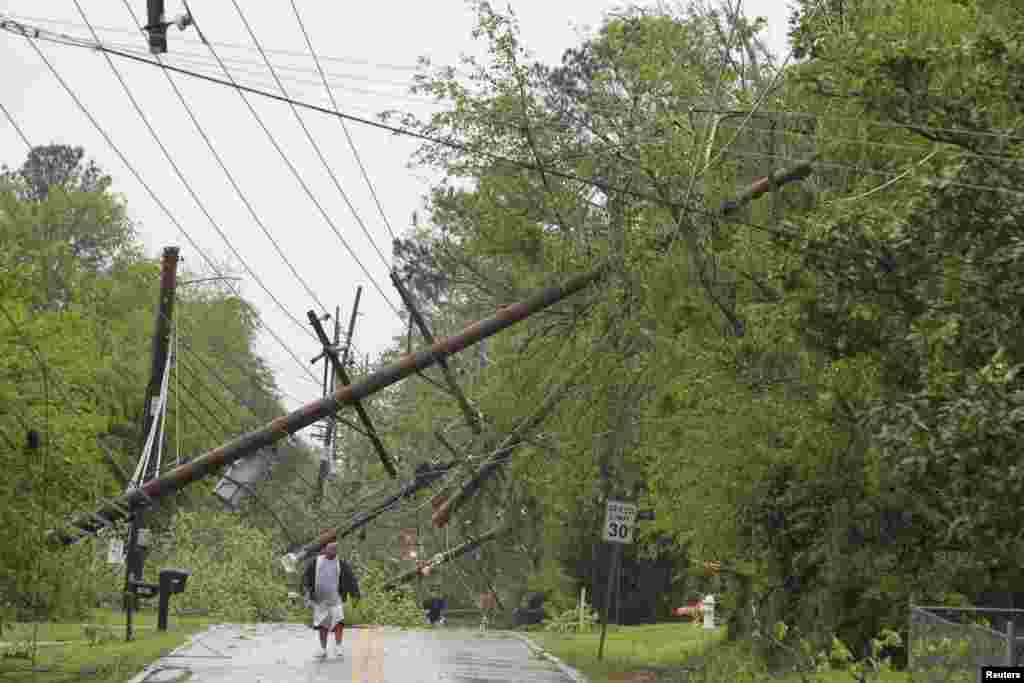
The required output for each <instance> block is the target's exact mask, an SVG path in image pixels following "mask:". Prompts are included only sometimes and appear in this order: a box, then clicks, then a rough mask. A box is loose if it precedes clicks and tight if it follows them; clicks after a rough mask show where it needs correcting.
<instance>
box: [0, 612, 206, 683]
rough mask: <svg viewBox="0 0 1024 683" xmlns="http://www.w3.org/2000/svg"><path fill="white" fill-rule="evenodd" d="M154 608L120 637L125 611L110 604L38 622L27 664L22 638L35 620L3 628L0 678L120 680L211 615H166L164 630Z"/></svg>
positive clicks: (37, 682)
mask: <svg viewBox="0 0 1024 683" xmlns="http://www.w3.org/2000/svg"><path fill="white" fill-rule="evenodd" d="M156 619H157V618H156V610H155V609H143V610H142V611H141V612H136V613H135V618H134V619H133V626H134V631H135V634H134V635H135V639H134V640H133V641H132V642H130V643H126V642H125V640H124V635H125V629H124V615H123V614H122V613H120V612H117V611H115V610H109V609H100V610H94V611H93V612H92V614H91V615H90V617H89V618H88V619H87V620H86V621H84V622H77V623H41V624H40V625H39V633H38V640H39V642H40V643H51V642H53V641H59V642H58V643H57V644H40V645H39V648H38V653H37V656H36V671H33V670H32V662H31V659H29V658H27V657H25V656H24V655H26V654H27V647H26V643H27V642H28V641H31V639H32V633H33V629H34V624H31V623H28V624H15V625H14V626H13V627H11V628H7V629H4V634H3V636H2V637H0V640H2V641H3V642H5V643H9V644H7V645H3V646H0V681H3V682H4V683H7V682H8V681H26V682H27V681H32V683H58V682H63V681H90V682H95V683H124V681H127V680H129V679H130V678H131V677H132V676H134V675H135V674H137V673H138V672H139V671H141V670H142V669H144V668H145V667H146V666H148V665H149V664H151V663H152V662H153V661H155V660H156V659H158V658H159V657H161V656H163V655H164V654H166V653H169V652H170V651H171V650H173V649H175V648H177V647H179V646H181V645H183V644H184V643H185V642H186V641H187V640H188V638H189V636H191V635H193V634H195V633H197V632H199V631H201V630H203V629H204V628H205V627H206V626H208V625H209V624H212V623H215V620H213V619H210V618H207V617H180V616H174V615H171V616H170V618H169V619H168V628H167V631H166V632H163V633H161V632H159V631H157V630H156Z"/></svg>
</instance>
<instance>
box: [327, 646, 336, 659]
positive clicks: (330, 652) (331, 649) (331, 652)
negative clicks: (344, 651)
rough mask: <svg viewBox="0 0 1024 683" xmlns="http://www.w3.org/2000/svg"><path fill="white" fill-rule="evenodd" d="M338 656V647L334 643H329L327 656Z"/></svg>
mask: <svg viewBox="0 0 1024 683" xmlns="http://www.w3.org/2000/svg"><path fill="white" fill-rule="evenodd" d="M337 654H338V647H337V646H336V645H335V644H334V643H327V656H328V657H332V658H333V657H335V656H336V655H337Z"/></svg>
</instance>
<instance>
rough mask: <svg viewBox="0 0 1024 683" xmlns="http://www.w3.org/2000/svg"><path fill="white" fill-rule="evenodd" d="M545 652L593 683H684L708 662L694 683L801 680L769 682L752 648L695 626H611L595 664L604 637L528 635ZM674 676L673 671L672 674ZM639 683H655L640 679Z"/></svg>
mask: <svg viewBox="0 0 1024 683" xmlns="http://www.w3.org/2000/svg"><path fill="white" fill-rule="evenodd" d="M525 635H527V636H528V637H529V638H530V639H531V640H533V641H534V642H535V643H537V644H538V645H540V646H541V647H543V648H544V649H545V650H547V651H548V652H550V653H551V654H553V655H555V656H556V657H558V658H559V659H561V660H562V661H563V662H565V663H566V664H568V665H569V666H571V667H573V668H575V669H577V670H578V671H580V672H581V673H583V674H584V675H586V676H587V678H588V679H589V680H590V681H591V683H609V682H615V681H623V682H624V681H628V680H630V679H629V678H628V677H626V674H628V673H631V672H632V673H639V672H642V671H653V672H660V675H659V676H658V678H657V680H658V681H666V682H667V681H684V680H686V678H685V677H684V675H683V674H682V673H681V672H680V671H679V667H681V666H683V665H684V664H687V663H691V664H692V663H693V661H694V658H696V657H699V658H702V659H703V660H704V662H703V663H704V665H705V669H706V670H705V673H706V677H704V676H701V675H700V674H694V676H693V678H692V679H690V680H691V681H693V682H694V683H702V682H704V681H706V682H707V683H725V682H726V681H728V683H734V682H737V681H740V682H742V683H767V682H769V681H770V682H771V683H802V679H801V678H800V676H799V674H786V675H783V676H776V677H771V676H769V675H768V673H767V671H766V670H765V668H764V666H763V665H761V664H760V663H759V662H757V660H756V658H755V655H754V653H753V649H752V648H751V647H750V645H749V644H748V643H729V642H726V641H725V640H724V638H725V629H724V628H719V629H715V630H714V631H705V630H704V629H703V628H701V627H699V626H694V625H692V624H651V625H643V626H613V625H609V627H608V633H607V636H606V637H605V644H604V658H603V660H602V661H600V662H599V661H598V660H597V649H598V643H599V641H600V638H601V631H600V629H599V628H596V629H595V630H594V631H592V632H590V633H583V634H575V633H574V634H558V633H550V632H546V631H539V632H531V633H527V634H525ZM673 670H675V671H674V672H673ZM636 680H638V681H639V680H651V679H641V678H637V679H636ZM810 680H811V681H813V682H814V683H854V678H853V677H852V676H851V675H850V674H849V673H847V672H845V671H829V672H825V673H821V674H816V675H815V676H813V677H811V678H810ZM909 681H910V677H909V675H908V674H907V673H905V672H888V673H885V674H883V676H882V677H881V678H880V679H879V681H878V683H909Z"/></svg>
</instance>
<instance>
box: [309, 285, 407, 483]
mask: <svg viewBox="0 0 1024 683" xmlns="http://www.w3.org/2000/svg"><path fill="white" fill-rule="evenodd" d="M362 291H363V288H362V287H360V288H359V289H358V290H356V306H355V307H354V308H353V309H352V323H351V324H350V325H349V331H350V332H351V330H352V326H353V325H354V324H355V315H356V311H357V310H358V307H359V295H360V294H361V293H362ZM306 315H307V316H308V317H309V322H310V324H312V325H313V331H314V332H316V336H317V338H318V339H319V340H320V343H321V344H323V347H324V355H325V356H327V359H328V361H330V364H331V365H333V366H334V374H335V375H337V377H338V378H339V379H341V381H342V383H344V385H345V386H348V385H350V384H352V380H351V379H350V378H349V376H348V370H346V369H345V362H344V361H345V360H347V358H348V353H347V352H346V354H345V358H344V359H342V358H339V357H338V349H337V348H336V346H331V342H330V340H329V339H328V338H327V333H326V332H324V328H323V325H321V324H320V319H319V318H317V317H316V313H314V312H313V311H309V312H308V313H307V314H306ZM349 341H350V342H351V335H350V336H349ZM353 407H354V408H355V409H356V415H358V416H359V421H360V422H362V423H363V429H364V433H365V434H366V437H367V438H368V439H370V443H372V444H373V448H374V450H375V451H377V456H378V457H379V458H380V462H381V464H382V465H384V469H385V470H387V473H388V474H390V475H391V478H392V479H395V478H397V477H398V470H396V469H395V464H394V461H393V460H392V458H391V456H390V455H388V452H387V451H386V450H385V449H384V444H383V443H382V442H381V440H380V437H379V436H377V430H376V428H375V427H374V426H373V421H372V420H370V414H369V413H367V412H366V408H364V407H363V404H362V403H361V402H360V401H359V400H356V402H355V403H354V404H353Z"/></svg>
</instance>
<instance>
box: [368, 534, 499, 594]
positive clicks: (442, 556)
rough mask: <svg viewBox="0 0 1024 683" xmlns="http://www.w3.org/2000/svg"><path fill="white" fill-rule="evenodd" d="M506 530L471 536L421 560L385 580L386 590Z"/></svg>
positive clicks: (449, 560) (454, 557)
mask: <svg viewBox="0 0 1024 683" xmlns="http://www.w3.org/2000/svg"><path fill="white" fill-rule="evenodd" d="M504 532H505V529H504V528H498V529H493V530H491V531H488V532H487V533H485V534H482V535H480V536H477V537H476V538H471V539H469V540H468V541H466V542H465V543H463V544H462V545H459V546H456V547H454V548H452V549H451V550H449V551H447V552H443V553H438V554H437V555H434V557H432V558H431V559H430V560H428V561H425V562H420V563H419V564H417V566H416V568H415V569H410V570H409V571H407V572H403V573H402V574H399V575H398V576H396V577H394V578H392V579H390V580H388V581H387V582H385V584H384V590H391V589H392V588H397V587H398V586H400V585H402V584H403V583H408V582H409V581H412V580H413V579H415V578H416V577H417V576H427V575H429V574H430V572H431V571H433V570H434V569H435V568H437V567H440V566H441V565H442V564H445V563H446V562H451V561H452V560H454V559H456V558H458V557H461V556H462V555H465V554H466V553H468V552H470V551H472V550H475V549H476V548H478V547H479V546H480V545H482V544H484V543H486V542H487V541H492V540H494V539H495V538H497V537H498V536H500V535H501V534H502V533H504Z"/></svg>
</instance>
